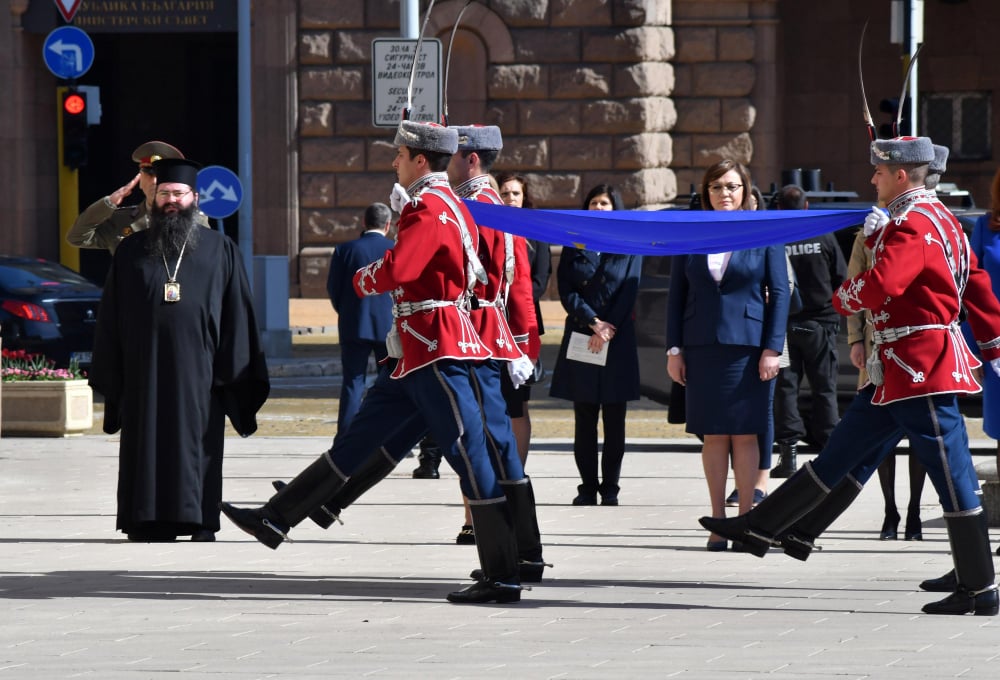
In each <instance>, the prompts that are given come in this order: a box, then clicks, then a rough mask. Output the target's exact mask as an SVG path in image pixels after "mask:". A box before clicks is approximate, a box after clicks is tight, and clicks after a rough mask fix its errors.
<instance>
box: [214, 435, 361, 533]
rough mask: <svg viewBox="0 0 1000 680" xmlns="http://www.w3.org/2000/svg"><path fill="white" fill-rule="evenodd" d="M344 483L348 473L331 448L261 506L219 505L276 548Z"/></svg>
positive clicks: (246, 529) (236, 522)
mask: <svg viewBox="0 0 1000 680" xmlns="http://www.w3.org/2000/svg"><path fill="white" fill-rule="evenodd" d="M343 485H344V475H343V474H342V473H341V472H340V470H338V469H337V468H336V466H335V465H334V463H333V460H332V459H331V458H330V452H329V451H327V452H326V453H324V454H323V455H322V456H320V457H319V458H317V459H316V460H315V461H313V462H312V463H311V464H310V465H309V467H307V468H306V469H305V470H303V471H302V472H300V473H299V474H298V475H297V476H296V477H295V479H293V480H292V481H291V482H289V483H288V484H287V485H286V486H285V487H284V488H283V489H281V491H279V492H278V493H276V494H274V495H273V496H271V499H270V500H269V501H268V502H267V503H265V504H264V505H263V506H262V507H260V508H252V509H249V508H237V507H234V506H232V505H230V504H229V503H221V504H220V505H219V509H220V510H222V512H223V513H224V514H225V515H226V517H228V518H229V519H231V520H232V521H233V523H234V524H235V525H236V526H238V527H239V528H240V529H242V530H243V531H245V532H247V533H248V534H250V535H251V536H253V537H254V538H256V539H257V540H258V541H260V542H261V543H263V544H264V545H266V546H267V547H268V548H271V549H272V550H273V549H275V548H277V547H278V546H279V545H281V542H282V541H284V540H285V539H287V538H288V530H289V529H290V528H291V527H294V526H296V525H297V524H298V523H299V522H301V521H302V520H304V519H305V518H306V517H308V516H309V513H311V512H313V511H314V510H316V508H318V507H319V506H320V505H322V504H323V502H324V501H325V500H327V499H328V498H331V497H332V496H333V495H334V494H335V493H337V491H338V490H339V489H340V488H341V487H342V486H343Z"/></svg>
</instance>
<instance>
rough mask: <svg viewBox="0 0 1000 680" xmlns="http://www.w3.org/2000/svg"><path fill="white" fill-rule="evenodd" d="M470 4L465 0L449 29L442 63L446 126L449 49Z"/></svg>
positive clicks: (449, 71) (470, 0) (449, 65)
mask: <svg viewBox="0 0 1000 680" xmlns="http://www.w3.org/2000/svg"><path fill="white" fill-rule="evenodd" d="M471 4H472V0H465V4H464V5H463V6H462V10H461V11H460V12H459V13H458V16H457V17H455V25H454V26H452V27H451V38H449V39H448V56H447V57H446V58H445V62H444V112H443V117H444V121H443V122H444V124H445V126H447V125H448V76H449V75H450V74H451V48H452V46H453V45H454V44H455V34H456V33H458V25H459V24H460V23H462V15H463V14H465V10H467V9H469V5H471Z"/></svg>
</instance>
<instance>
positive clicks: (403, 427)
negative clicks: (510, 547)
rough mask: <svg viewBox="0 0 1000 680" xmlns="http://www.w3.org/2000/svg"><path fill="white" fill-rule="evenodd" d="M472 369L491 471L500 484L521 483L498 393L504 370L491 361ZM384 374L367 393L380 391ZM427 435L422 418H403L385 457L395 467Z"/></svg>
mask: <svg viewBox="0 0 1000 680" xmlns="http://www.w3.org/2000/svg"><path fill="white" fill-rule="evenodd" d="M474 366H475V367H474V369H473V371H472V376H471V377H472V380H471V381H470V384H471V385H472V389H473V394H474V395H475V401H476V404H477V405H478V408H479V410H480V412H481V414H482V418H483V424H484V427H485V435H486V448H487V451H488V452H489V456H490V462H491V464H492V465H493V470H494V472H495V473H496V475H497V477H498V478H499V480H500V482H501V483H505V482H517V481H520V480H522V479H524V466H523V465H522V463H521V458H520V457H519V456H518V455H517V440H516V439H515V438H514V430H513V429H512V428H511V425H510V418H509V417H508V416H507V404H506V402H505V401H504V398H503V394H502V393H501V389H500V371H501V370H505V367H504V365H503V364H502V363H501V362H499V361H495V360H492V359H491V360H489V361H485V362H481V363H477V364H475V365H474ZM388 373H389V371H387V370H383V371H382V372H380V373H379V378H378V380H377V381H376V383H375V385H374V386H373V387H372V390H371V391H376V390H378V389H380V387H379V384H380V382H381V381H383V380H387V379H388ZM371 391H370V392H369V393H371ZM366 401H367V398H366ZM427 432H428V427H427V423H426V421H425V420H424V419H423V418H422V417H414V418H407V419H406V420H405V421H404V422H402V423H400V424H399V425H398V426H397V427H395V428H394V429H393V431H392V433H391V435H390V436H389V437H387V438H386V440H385V442H384V444H383V446H384V450H385V454H386V455H388V456H389V457H390V458H392V459H393V460H395V461H396V462H397V463H399V462H400V461H401V460H403V458H405V457H406V454H407V453H408V452H409V451H410V449H412V448H413V447H414V446H415V445H416V444H417V442H419V441H420V440H421V439H423V438H424V436H425V435H426V434H427ZM373 455H381V454H378V453H373ZM450 462H451V461H450V460H449V463H450Z"/></svg>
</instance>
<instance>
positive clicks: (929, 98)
mask: <svg viewBox="0 0 1000 680" xmlns="http://www.w3.org/2000/svg"><path fill="white" fill-rule="evenodd" d="M990 98H991V93H989V92H936V93H934V94H930V95H926V96H924V97H923V107H922V108H923V110H922V119H921V122H922V127H923V132H924V134H925V135H927V136H928V137H930V138H931V139H933V140H934V142H935V143H937V144H943V145H945V146H947V147H949V148H950V153H949V158H950V159H954V160H968V161H974V160H989V159H990V158H992V157H993V150H992V149H993V144H992V140H991V139H990V120H991V115H990Z"/></svg>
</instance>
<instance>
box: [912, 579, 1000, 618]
mask: <svg viewBox="0 0 1000 680" xmlns="http://www.w3.org/2000/svg"><path fill="white" fill-rule="evenodd" d="M921 611H923V612H924V613H925V614H955V615H959V616H960V615H962V614H975V615H976V616H996V615H997V613H998V612H1000V598H998V597H997V589H996V586H991V587H990V589H989V590H985V591H980V592H978V593H973V592H971V591H968V590H966V589H965V588H963V587H961V586H959V588H958V590H956V591H955V592H953V593H952V594H951V595H949V596H948V597H946V598H944V599H943V600H938V601H937V602H928V603H927V604H925V605H924V606H923V607H922V608H921Z"/></svg>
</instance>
